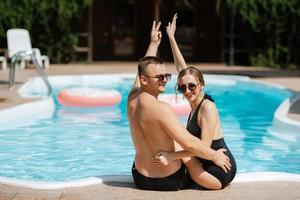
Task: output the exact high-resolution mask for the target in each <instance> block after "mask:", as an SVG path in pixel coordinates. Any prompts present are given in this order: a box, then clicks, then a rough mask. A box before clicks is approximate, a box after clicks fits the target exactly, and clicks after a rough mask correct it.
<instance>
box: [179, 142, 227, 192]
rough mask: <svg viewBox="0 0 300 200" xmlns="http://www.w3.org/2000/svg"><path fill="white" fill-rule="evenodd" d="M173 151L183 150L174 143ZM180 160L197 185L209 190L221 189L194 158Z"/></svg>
mask: <svg viewBox="0 0 300 200" xmlns="http://www.w3.org/2000/svg"><path fill="white" fill-rule="evenodd" d="M175 149H176V151H180V150H183V148H182V147H181V146H180V145H179V144H177V143H175ZM181 160H182V161H183V163H184V165H185V166H186V168H187V170H188V172H189V174H190V176H191V178H192V179H193V181H194V182H196V183H197V184H198V185H200V186H202V187H204V188H207V189H210V190H219V189H221V188H222V184H221V182H220V181H219V180H218V179H217V178H216V177H214V176H213V175H211V174H210V173H208V172H207V171H205V170H204V169H203V167H202V164H201V162H200V161H199V160H198V159H197V158H196V157H193V158H182V159H181Z"/></svg>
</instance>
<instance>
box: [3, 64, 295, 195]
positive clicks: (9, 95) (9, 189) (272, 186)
mask: <svg viewBox="0 0 300 200" xmlns="http://www.w3.org/2000/svg"><path fill="white" fill-rule="evenodd" d="M136 65H137V63H136V62H99V63H93V64H90V65H85V64H69V65H51V66H50V68H49V69H48V70H47V71H46V73H47V74H48V75H63V74H102V73H130V72H136V71H137V70H136ZM167 66H168V68H169V70H170V72H175V67H174V66H172V65H171V64H168V65H167ZM193 66H199V68H200V69H201V70H202V71H203V73H206V74H208V73H209V74H231V75H246V76H250V77H252V78H253V79H255V80H259V81H264V82H268V83H272V84H277V85H282V86H284V87H286V88H289V89H291V90H292V91H294V92H295V93H299V92H300V72H299V71H293V72H287V71H277V70H271V69H267V68H252V67H226V66H223V65H213V64H195V65H193ZM8 74H9V71H8V70H6V71H3V70H0V109H3V108H9V107H12V106H14V105H18V104H22V103H25V102H28V101H29V100H28V99H23V98H21V97H20V96H19V95H18V94H17V92H16V91H17V89H18V87H19V86H20V85H21V84H22V83H24V82H25V81H26V80H28V78H30V77H33V76H37V72H36V70H35V69H26V70H18V71H17V73H16V81H17V84H16V86H15V87H14V88H13V89H11V90H8V89H7V81H8ZM30 101H32V99H31V100H30ZM288 117H289V118H291V119H293V120H298V121H299V122H300V101H298V102H296V103H295V104H294V105H293V106H292V108H291V109H290V113H289V114H288ZM299 134H300V133H299ZM299 167H300V166H299ZM299 188H300V182H294V181H259V182H258V181H257V182H234V183H232V184H231V185H230V186H229V187H227V188H225V189H224V190H221V191H205V190H193V189H190V190H184V191H178V192H157V191H143V190H139V189H136V188H135V186H134V185H133V184H132V183H121V182H119V183H117V182H108V183H104V184H95V185H90V186H84V187H70V188H64V189H33V188H27V187H19V186H11V185H8V184H4V183H1V182H0V200H6V199H7V200H17V199H26V200H30V199H51V200H52V199H61V200H63V199H64V200H65V199H72V200H77V199H82V200H86V199H166V200H168V199H170V200H174V199H199V200H202V199H213V200H215V199H223V200H226V199H295V200H296V199H300V189H299Z"/></svg>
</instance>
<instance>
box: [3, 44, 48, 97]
mask: <svg viewBox="0 0 300 200" xmlns="http://www.w3.org/2000/svg"><path fill="white" fill-rule="evenodd" d="M28 56H30V57H31V59H32V62H33V64H34V66H35V68H36V70H37V71H38V73H39V75H40V77H41V78H42V79H43V81H44V83H45V85H46V87H47V89H48V96H50V95H51V94H52V87H51V84H50V82H49V80H48V78H47V75H46V74H45V73H44V70H43V69H42V67H43V63H42V60H41V53H40V50H39V49H36V48H34V49H31V50H29V51H19V52H17V53H15V54H14V55H13V56H12V59H11V67H10V69H9V88H11V87H12V86H13V85H14V82H15V75H16V64H17V62H18V61H19V60H21V59H22V58H24V57H28Z"/></svg>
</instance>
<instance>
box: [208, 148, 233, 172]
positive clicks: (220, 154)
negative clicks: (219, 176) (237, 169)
mask: <svg viewBox="0 0 300 200" xmlns="http://www.w3.org/2000/svg"><path fill="white" fill-rule="evenodd" d="M224 152H226V149H219V150H217V151H216V153H215V157H214V159H213V160H212V161H213V162H214V163H215V164H216V165H217V166H219V167H221V168H222V169H223V170H224V171H225V172H226V173H227V172H228V171H229V170H230V169H231V164H230V159H229V158H228V157H227V156H226V155H225V153H224Z"/></svg>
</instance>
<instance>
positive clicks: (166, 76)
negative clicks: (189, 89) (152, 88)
mask: <svg viewBox="0 0 300 200" xmlns="http://www.w3.org/2000/svg"><path fill="white" fill-rule="evenodd" d="M144 76H145V77H149V78H157V79H158V80H159V81H164V80H165V78H166V79H167V81H169V80H171V78H172V75H171V74H158V75H156V76H146V75H144Z"/></svg>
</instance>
